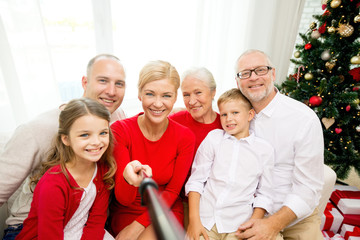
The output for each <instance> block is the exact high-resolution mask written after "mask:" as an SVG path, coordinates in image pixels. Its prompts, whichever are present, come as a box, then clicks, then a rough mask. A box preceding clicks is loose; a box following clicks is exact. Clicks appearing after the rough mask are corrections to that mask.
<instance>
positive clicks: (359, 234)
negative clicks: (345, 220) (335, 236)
mask: <svg viewBox="0 0 360 240" xmlns="http://www.w3.org/2000/svg"><path fill="white" fill-rule="evenodd" d="M341 235H342V236H344V239H345V240H360V227H356V226H352V225H349V224H344V225H342V227H341Z"/></svg>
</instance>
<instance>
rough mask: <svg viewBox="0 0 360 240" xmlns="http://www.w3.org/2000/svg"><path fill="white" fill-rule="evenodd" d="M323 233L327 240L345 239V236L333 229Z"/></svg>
mask: <svg viewBox="0 0 360 240" xmlns="http://www.w3.org/2000/svg"><path fill="white" fill-rule="evenodd" d="M322 235H323V236H324V239H325V240H341V239H342V240H343V239H344V238H343V237H342V236H341V235H340V234H335V233H333V232H332V231H322Z"/></svg>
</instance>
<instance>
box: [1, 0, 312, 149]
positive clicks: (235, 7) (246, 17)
mask: <svg viewBox="0 0 360 240" xmlns="http://www.w3.org/2000/svg"><path fill="white" fill-rule="evenodd" d="M304 2H305V0H291V1H289V0H256V1H251V0H227V1H222V0H181V1H179V0H152V1H148V0H132V1H120V0H92V1H89V0H77V1H72V0H62V1H58V0H0V119H1V124H0V133H4V132H11V131H13V130H14V128H15V127H16V126H18V125H19V124H21V123H23V122H26V121H28V120H29V119H31V118H33V117H34V116H36V115H38V114H39V113H41V112H43V111H45V110H48V109H50V108H54V107H56V106H58V105H59V104H60V103H62V102H64V101H68V100H69V99H71V98H75V97H81V94H82V89H81V77H82V75H84V74H85V71H86V64H87V62H88V60H89V59H90V58H91V57H93V56H94V55H95V54H97V53H103V52H108V53H113V54H115V55H116V56H118V57H119V58H120V59H121V60H122V61H123V63H124V66H125V69H126V72H127V90H126V95H125V100H124V102H123V104H122V108H123V109H124V110H125V112H126V114H127V115H128V116H131V115H133V114H135V113H137V112H139V111H141V108H140V103H139V101H138V100H137V89H136V84H137V80H138V73H139V70H140V69H141V68H142V66H143V65H144V64H145V63H146V62H147V61H149V60H156V59H162V60H167V61H169V62H171V63H172V64H173V65H174V66H175V67H176V68H177V69H178V71H179V73H180V74H181V73H182V72H183V71H185V70H186V69H187V68H189V67H191V66H205V67H207V68H208V69H209V70H210V71H211V72H212V73H213V74H214V77H215V80H216V82H217V85H218V88H217V95H216V98H217V97H218V96H219V95H220V94H221V93H222V92H224V91H226V90H227V89H229V88H232V87H236V84H235V80H234V74H235V72H234V64H235V61H236V58H237V57H238V55H239V54H240V53H241V52H243V51H244V50H246V49H248V48H258V49H261V50H264V51H265V52H267V53H269V55H270V56H271V57H272V59H273V62H274V64H275V66H276V68H277V81H282V80H284V79H285V76H286V73H287V69H288V66H289V59H290V57H291V52H292V50H293V47H294V43H295V39H296V35H297V32H298V24H299V20H300V17H301V13H302V9H303V6H304ZM179 93H180V92H179ZM176 104H177V106H183V104H182V99H181V94H179V97H178V101H177V103H176ZM0 142H1V134H0ZM0 144H1V143H0ZM0 147H1V146H0Z"/></svg>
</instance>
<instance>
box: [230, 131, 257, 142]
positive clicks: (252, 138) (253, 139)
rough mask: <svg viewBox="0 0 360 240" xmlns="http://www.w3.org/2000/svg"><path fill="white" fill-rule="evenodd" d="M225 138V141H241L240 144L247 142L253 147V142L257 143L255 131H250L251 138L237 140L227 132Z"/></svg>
mask: <svg viewBox="0 0 360 240" xmlns="http://www.w3.org/2000/svg"><path fill="white" fill-rule="evenodd" d="M223 138H224V139H231V140H233V141H239V142H241V141H245V142H247V143H248V144H249V145H252V144H253V142H254V141H255V134H254V132H253V131H250V134H249V136H247V137H244V138H240V139H237V138H236V137H234V136H232V135H230V134H228V133H227V132H225V130H224V137H223Z"/></svg>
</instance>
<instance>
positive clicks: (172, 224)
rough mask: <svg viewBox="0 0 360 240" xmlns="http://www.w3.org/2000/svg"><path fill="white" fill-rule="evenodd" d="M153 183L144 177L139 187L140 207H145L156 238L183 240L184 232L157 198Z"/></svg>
mask: <svg viewBox="0 0 360 240" xmlns="http://www.w3.org/2000/svg"><path fill="white" fill-rule="evenodd" d="M157 190H158V186H157V184H156V183H155V181H154V180H153V179H151V178H149V177H147V176H146V175H145V178H144V179H143V180H142V182H141V184H140V186H139V192H140V196H141V205H142V206H145V205H147V208H148V210H149V213H150V217H151V220H152V224H153V226H154V229H155V232H156V236H157V237H158V239H160V240H170V239H171V240H184V239H185V232H184V230H183V228H182V227H181V226H180V224H179V222H178V220H177V219H176V218H175V216H174V215H173V213H172V212H171V211H170V209H169V208H168V207H167V205H166V203H164V201H163V200H162V199H161V197H159V196H158V191H157Z"/></svg>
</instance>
